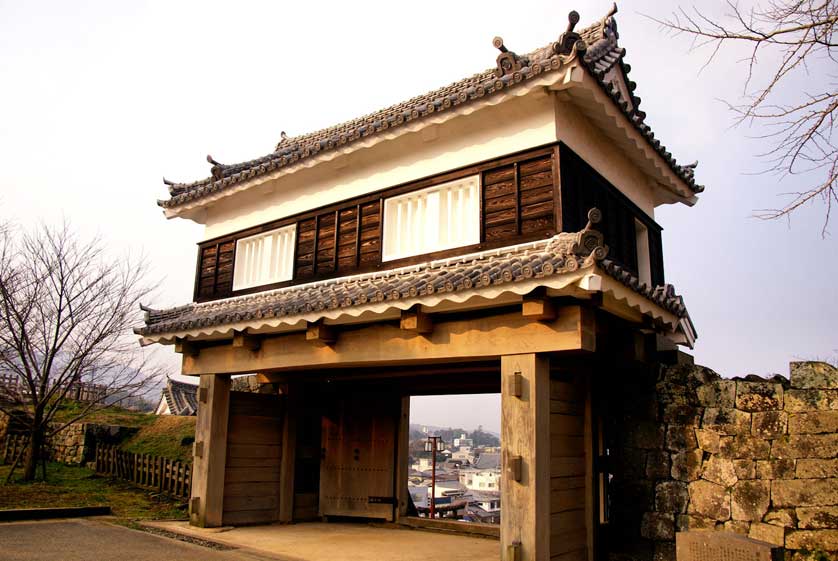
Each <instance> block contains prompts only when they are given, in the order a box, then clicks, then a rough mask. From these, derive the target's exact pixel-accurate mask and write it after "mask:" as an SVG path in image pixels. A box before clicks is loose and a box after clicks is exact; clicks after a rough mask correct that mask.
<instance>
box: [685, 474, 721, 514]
mask: <svg viewBox="0 0 838 561" xmlns="http://www.w3.org/2000/svg"><path fill="white" fill-rule="evenodd" d="M689 491H690V506H689V509H688V512H689V514H697V515H699V516H704V517H705V518H712V519H713V520H717V521H719V522H724V521H726V520H729V519H730V493H729V492H728V490H727V489H726V488H724V487H722V486H721V485H716V484H715V483H711V482H709V481H694V482H692V483H690V485H689Z"/></svg>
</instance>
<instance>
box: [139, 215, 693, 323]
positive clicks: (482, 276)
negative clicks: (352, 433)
mask: <svg viewBox="0 0 838 561" xmlns="http://www.w3.org/2000/svg"><path fill="white" fill-rule="evenodd" d="M589 216H590V218H591V222H589V224H588V226H587V227H586V228H585V229H584V230H582V231H581V232H574V233H568V232H562V233H559V234H556V235H555V236H553V237H552V238H549V239H545V240H539V241H537V242H531V243H528V244H523V245H519V246H513V247H509V248H504V249H500V250H492V251H486V252H481V253H475V254H471V255H464V256H460V257H454V258H450V259H445V260H441V261H434V262H430V263H424V264H420V265H416V266H412V267H405V268H402V269H395V270H391V271H383V272H374V273H366V274H362V275H357V276H353V277H343V278H338V279H332V280H328V281H320V282H315V283H311V284H307V285H297V286H290V287H285V288H279V289H276V290H271V291H267V292H260V293H257V294H252V295H247V296H239V297H235V298H228V299H225V300H215V301H212V302H203V303H192V304H187V305H185V306H180V307H177V308H171V309H168V310H152V309H149V308H144V310H145V311H146V318H145V327H141V328H137V329H135V332H136V333H137V334H138V335H142V336H146V337H148V336H160V335H163V334H172V333H183V332H186V331H192V330H210V329H213V328H219V327H223V326H230V325H234V324H239V323H241V322H251V321H259V320H266V321H267V320H273V319H279V318H283V317H290V316H297V315H300V314H312V313H313V314H323V313H326V312H330V311H333V310H339V311H344V312H346V313H350V312H351V311H352V310H353V309H357V308H359V307H361V306H364V305H367V304H373V303H387V302H392V303H395V301H397V300H403V299H408V298H419V297H430V296H433V295H442V294H446V295H453V294H455V293H462V292H465V291H469V290H473V289H475V290H479V289H483V288H491V287H497V288H503V287H504V286H510V287H511V286H514V285H515V284H516V283H522V282H525V281H528V280H531V279H545V281H546V280H548V279H550V278H551V277H557V276H559V275H562V274H566V273H574V272H577V271H581V270H583V269H589V270H593V269H594V267H595V266H598V270H599V271H601V272H603V273H605V274H606V275H608V276H610V277H612V278H614V279H616V280H617V281H619V282H620V283H622V284H623V285H625V286H626V287H628V288H629V289H631V290H632V291H634V292H636V293H638V294H640V295H642V296H644V297H645V298H647V299H648V300H650V301H652V302H654V303H655V304H657V305H658V306H660V307H661V308H663V309H665V310H668V311H669V312H670V313H672V314H674V315H676V316H677V317H679V318H685V317H687V309H686V307H685V306H684V301H683V299H682V298H681V297H680V296H677V295H676V294H675V292H674V289H673V287H672V286H671V285H664V286H658V287H650V286H647V285H645V284H642V283H641V282H640V281H639V280H638V278H637V277H636V276H635V275H633V274H632V273H631V272H629V271H627V270H626V269H624V268H622V267H620V266H619V265H618V264H616V263H614V262H613V261H611V260H609V259H607V258H606V256H607V253H608V248H607V246H605V245H604V242H603V237H602V234H601V233H599V232H598V231H596V230H594V229H592V224H593V223H596V222H598V221H599V211H596V210H592V211H591V213H589Z"/></svg>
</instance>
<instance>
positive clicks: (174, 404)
mask: <svg viewBox="0 0 838 561" xmlns="http://www.w3.org/2000/svg"><path fill="white" fill-rule="evenodd" d="M197 392H198V386H196V385H195V384H186V383H184V382H178V381H176V380H172V379H171V378H167V379H166V387H165V388H163V398H164V399H165V400H166V404H167V405H168V406H169V412H170V413H171V414H172V415H182V416H187V417H188V416H191V415H197V414H198V396H197Z"/></svg>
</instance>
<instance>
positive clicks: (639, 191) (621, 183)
mask: <svg viewBox="0 0 838 561" xmlns="http://www.w3.org/2000/svg"><path fill="white" fill-rule="evenodd" d="M556 134H557V136H558V138H559V140H561V141H562V142H564V143H565V144H567V146H568V147H569V148H570V149H571V150H573V151H574V152H576V153H577V154H579V156H580V157H581V158H582V159H583V160H585V161H586V162H588V163H589V164H590V165H591V167H593V168H594V169H595V170H597V171H598V172H599V173H600V175H602V176H603V177H605V178H606V179H607V180H608V181H610V182H611V184H612V185H614V186H615V187H617V188H618V189H619V190H620V191H621V192H622V193H623V194H624V195H626V196H627V197H628V198H629V199H631V201H632V202H633V203H634V204H636V205H637V206H639V207H640V208H641V209H642V210H643V212H645V213H646V214H648V215H649V216H650V217H652V218H654V217H655V203H654V193H653V191H652V187H651V186H650V178H649V176H647V175H646V174H645V173H643V172H642V171H640V169H639V168H638V167H637V166H636V165H635V164H634V163H632V161H631V160H630V159H629V158H628V157H627V156H626V154H625V153H624V152H623V151H622V150H620V149H617V148H615V146H614V142H612V141H611V140H610V139H608V138H607V137H606V136H605V135H604V134H603V133H602V131H601V130H600V129H599V128H597V127H596V126H595V125H594V124H593V123H592V122H591V121H590V120H589V119H588V118H587V117H586V116H585V115H584V114H583V113H582V111H580V109H579V108H578V107H577V106H576V105H574V104H573V103H571V102H569V101H564V100H563V99H561V96H557V97H556Z"/></svg>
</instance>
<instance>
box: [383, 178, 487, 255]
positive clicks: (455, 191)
mask: <svg viewBox="0 0 838 561" xmlns="http://www.w3.org/2000/svg"><path fill="white" fill-rule="evenodd" d="M476 243H480V176H478V175H472V176H469V177H464V178H463V179H458V180H456V181H451V182H449V183H443V184H442V185H434V186H433V187H429V188H427V189H422V190H420V191H413V192H411V193H406V194H404V195H399V196H398V197H392V198H390V199H386V200H385V201H384V248H383V255H382V260H383V261H390V260H392V259H399V258H402V257H410V256H412V255H422V254H424V253H431V252H433V251H441V250H444V249H451V248H454V247H461V246H464V245H471V244H476Z"/></svg>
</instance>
